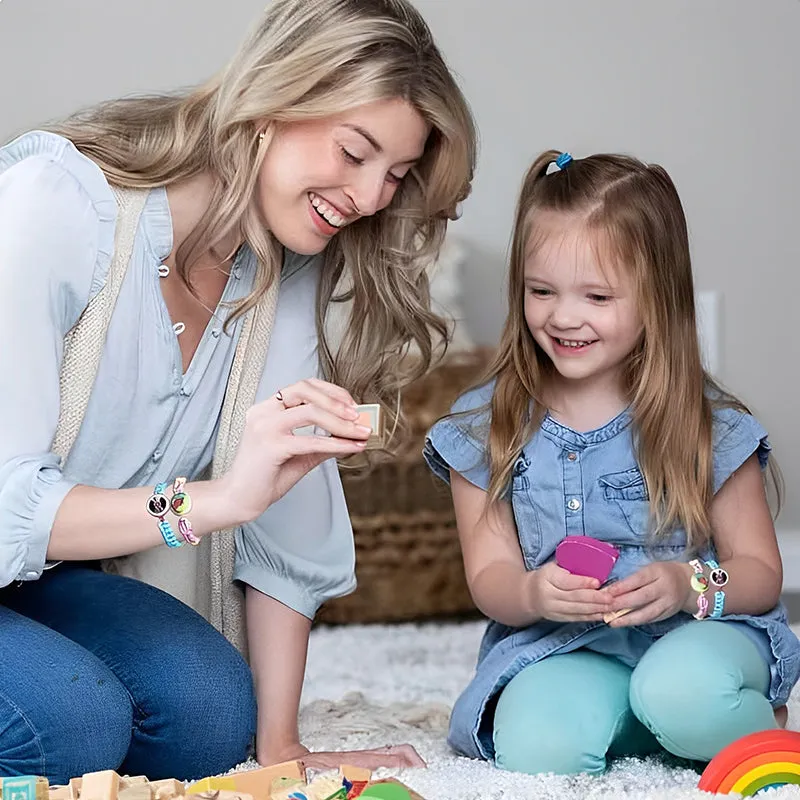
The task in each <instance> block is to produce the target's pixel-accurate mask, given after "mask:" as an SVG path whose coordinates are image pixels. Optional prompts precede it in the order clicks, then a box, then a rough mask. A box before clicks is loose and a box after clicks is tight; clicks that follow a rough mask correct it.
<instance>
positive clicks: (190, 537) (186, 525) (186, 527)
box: [169, 477, 200, 546]
mask: <svg viewBox="0 0 800 800" xmlns="http://www.w3.org/2000/svg"><path fill="white" fill-rule="evenodd" d="M185 485H186V478H182V477H181V478H175V482H174V483H173V484H172V499H171V500H170V501H169V506H170V508H171V509H172V513H173V514H175V515H176V516H177V517H178V532H179V533H180V535H181V536H183V539H184V541H186V542H189V544H190V545H192V546H196V545H198V544H200V539H198V538H197V537H196V536H195V535H194V532H193V528H192V523H191V522H190V521H189V518H188V517H187V516H186V515H187V514H188V513H189V512H190V511H191V510H192V498H191V497H189V493H188V492H185V491H184V490H183V487H184V486H185Z"/></svg>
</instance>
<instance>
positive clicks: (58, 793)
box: [48, 786, 70, 800]
mask: <svg viewBox="0 0 800 800" xmlns="http://www.w3.org/2000/svg"><path fill="white" fill-rule="evenodd" d="M48 794H49V797H50V800H70V795H69V786H51V787H50V791H49V792H48Z"/></svg>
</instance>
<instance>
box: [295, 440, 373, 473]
mask: <svg viewBox="0 0 800 800" xmlns="http://www.w3.org/2000/svg"><path fill="white" fill-rule="evenodd" d="M366 445H367V442H366V440H365V439H344V438H342V439H340V438H339V437H337V436H292V437H291V438H290V439H288V441H287V444H286V448H287V455H288V456H290V457H293V456H319V458H318V459H315V461H316V462H317V463H316V464H315V465H314V466H317V465H318V464H321V463H322V462H323V461H326V460H327V459H329V458H334V457H336V456H340V455H341V456H345V455H352V454H353V453H359V452H361V451H362V450H363V449H364V448H365V447H366ZM312 468H313V467H312Z"/></svg>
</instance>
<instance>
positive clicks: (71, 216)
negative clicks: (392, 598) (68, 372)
mask: <svg viewBox="0 0 800 800" xmlns="http://www.w3.org/2000/svg"><path fill="white" fill-rule="evenodd" d="M116 213H117V208H116V203H115V200H114V197H113V195H112V193H111V189H110V187H109V185H108V183H107V182H106V179H105V177H104V176H103V173H102V172H101V170H100V169H99V168H98V167H97V166H96V165H95V164H94V163H93V162H92V161H91V160H90V159H88V158H86V157H85V156H83V155H82V154H80V153H79V152H78V151H77V150H76V148H75V147H74V146H73V145H72V144H71V143H70V142H69V141H67V140H66V139H63V138H61V137H59V136H56V135H54V134H51V133H45V132H41V131H35V132H32V133H28V134H25V135H24V136H21V137H20V138H18V139H16V140H15V141H13V142H11V143H10V144H9V145H7V146H6V147H4V148H2V149H0V343H2V344H0V387H1V388H0V586H5V585H7V584H9V583H10V582H12V581H13V580H35V579H36V578H38V577H39V576H40V575H41V573H42V570H43V568H44V565H45V553H46V550H47V545H48V541H49V537H50V531H51V528H52V525H53V520H54V518H55V515H56V512H57V511H58V508H59V505H60V504H61V501H62V500H63V499H64V496H65V495H66V494H67V492H69V490H70V489H71V488H72V487H73V486H75V485H76V484H87V485H90V486H98V487H101V488H107V489H118V488H125V487H133V486H151V485H154V484H156V483H157V482H159V481H167V480H171V479H172V478H174V477H175V476H176V475H186V476H188V477H189V479H190V480H191V479H193V478H196V477H198V476H199V475H200V474H201V473H202V471H203V470H204V469H205V468H206V466H207V465H208V464H209V462H210V460H211V457H212V454H213V449H214V441H215V438H216V433H217V424H218V419H219V414H220V410H221V408H222V400H223V395H224V392H225V386H226V382H227V377H228V374H229V371H230V367H231V363H232V359H233V354H234V350H235V348H236V342H237V339H238V336H239V332H240V329H241V321H238V322H237V323H236V324H235V325H233V327H232V329H231V330H230V332H225V331H223V327H222V325H223V322H224V319H225V316H226V314H227V313H229V310H228V309H226V308H222V307H220V309H218V310H217V315H216V317H215V318H212V321H211V323H210V324H209V326H208V328H207V329H206V331H205V333H204V334H203V338H202V340H201V342H200V345H199V347H198V348H197V352H196V353H195V355H194V358H193V359H192V362H191V364H190V365H189V367H188V369H187V371H186V373H185V374H184V373H183V371H182V364H181V354H180V348H179V345H178V341H177V339H176V335H175V332H174V331H173V327H172V320H171V319H170V317H169V313H168V311H167V308H166V305H165V304H164V299H163V296H162V294H161V289H160V287H159V276H158V267H159V265H160V264H161V263H162V260H163V259H164V258H165V257H166V256H167V255H168V254H169V253H170V251H171V250H172V223H171V219H170V213H169V206H168V204H167V197H166V191H165V190H164V189H154V190H152V191H151V192H150V194H149V197H148V199H147V202H146V205H145V209H144V213H143V215H142V218H141V221H140V223H139V228H138V230H137V233H136V238H135V243H134V252H133V256H132V259H131V262H130V265H129V267H128V271H127V273H126V277H125V281H124V283H123V285H122V289H121V291H120V295H119V299H118V302H117V304H116V307H115V310H114V314H113V317H112V319H111V324H110V327H109V330H108V338H107V341H106V346H105V349H104V352H103V356H102V358H101V362H100V367H99V371H98V375H97V380H96V383H95V387H94V391H93V393H92V396H91V399H90V402H89V407H88V410H87V412H86V416H85V418H84V423H83V426H82V427H81V430H80V434H79V435H78V438H77V441H76V442H75V445H74V447H73V450H72V452H71V453H70V457H69V460H68V464H67V465H66V466H65V468H64V469H62V465H61V463H60V460H59V459H58V458H57V457H56V456H55V455H54V454H53V453H52V452H51V451H50V446H51V442H52V439H53V434H54V432H55V428H56V423H57V421H58V413H59V390H58V378H59V367H60V363H61V356H62V349H63V346H62V343H63V338H64V335H65V333H66V332H67V331H68V330H69V329H70V328H71V327H72V325H73V324H74V323H75V322H76V320H77V319H78V317H79V316H80V314H81V312H82V310H83V309H84V308H85V307H86V304H87V303H88V301H89V299H90V298H91V297H93V296H94V295H95V294H96V293H97V292H98V291H99V289H100V288H101V287H102V285H103V283H104V281H105V278H106V275H107V273H108V269H109V265H110V261H111V256H112V252H113V247H114V230H115V224H116ZM320 263H321V259H319V258H310V257H301V256H297V255H294V254H287V257H286V259H285V262H284V267H283V274H282V281H281V288H280V295H279V300H278V308H277V313H276V319H275V323H274V328H273V332H272V339H271V343H270V348H269V353H268V356H267V362H266V367H265V370H264V373H263V376H262V379H261V383H260V385H259V388H258V394H257V398H256V400H257V401H261V400H264V399H266V398H267V397H269V396H270V395H271V394H273V393H274V392H275V391H277V390H278V389H279V388H281V387H282V386H286V385H287V384H289V383H291V382H293V381H296V380H299V379H301V378H307V377H309V376H313V375H316V374H318V371H319V365H318V358H317V335H316V329H315V322H314V309H315V303H316V296H317V295H316V292H317V277H318V271H319V268H320ZM255 266H256V263H255V258H254V256H253V253H252V252H251V251H250V250H249V249H247V248H243V250H242V251H241V253H240V256H239V258H237V261H236V263H235V265H234V267H233V269H232V273H231V277H230V279H229V280H228V283H227V286H226V288H225V292H224V295H223V298H222V300H223V302H229V301H235V300H237V299H239V298H242V297H244V296H246V295H247V294H248V293H249V292H250V290H251V288H252V286H253V280H254V276H255ZM143 513H144V509H143ZM108 535H109V536H113V535H114V520H113V519H109V520H108ZM235 576H236V578H237V579H240V580H243V581H245V582H246V583H249V584H251V585H252V586H254V587H255V588H257V589H259V590H260V591H262V592H264V593H266V594H268V595H270V596H272V597H274V598H276V599H277V600H279V601H281V602H282V603H284V604H286V605H288V606H290V607H291V608H293V609H295V610H297V611H299V612H300V613H302V614H304V615H306V616H307V617H313V615H314V613H315V612H316V610H317V608H318V607H319V605H320V604H321V603H322V602H324V601H325V600H326V599H329V598H332V597H336V596H338V595H341V594H346V593H347V592H349V591H352V589H353V588H354V586H355V576H354V549H353V538H352V529H351V527H350V521H349V517H348V513H347V508H346V505H345V500H344V494H343V491H342V486H341V482H340V480H339V474H338V470H337V467H336V463H335V462H334V461H327V462H325V463H324V464H323V465H322V466H320V467H318V468H317V469H315V470H314V471H313V472H311V473H310V474H309V475H308V476H307V477H305V478H304V479H303V480H301V481H300V482H299V483H298V484H297V486H295V487H294V488H293V489H292V490H291V491H290V492H289V493H288V494H287V495H286V496H285V497H284V498H282V499H281V500H280V501H279V502H278V503H276V504H275V505H273V506H272V507H271V508H270V509H268V510H267V512H266V513H265V514H263V515H262V516H261V517H259V518H258V519H257V520H256V521H255V522H253V523H251V524H248V525H245V526H243V527H242V528H241V529H240V530H239V531H238V533H237V557H236V572H235Z"/></svg>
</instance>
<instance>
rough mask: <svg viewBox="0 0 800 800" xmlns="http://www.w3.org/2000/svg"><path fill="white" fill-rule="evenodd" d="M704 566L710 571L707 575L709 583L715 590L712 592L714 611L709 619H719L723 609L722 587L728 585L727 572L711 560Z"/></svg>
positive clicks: (723, 593)
mask: <svg viewBox="0 0 800 800" xmlns="http://www.w3.org/2000/svg"><path fill="white" fill-rule="evenodd" d="M706 565H707V566H708V568H709V569H710V570H711V573H710V575H709V577H710V578H711V583H712V584H713V585H714V586H715V587H716V589H717V591H715V592H714V610H713V611H712V612H711V615H710V616H711V619H719V618H720V617H721V616H722V612H723V610H724V609H725V592H723V591H722V587H723V586H725V585H726V584H727V583H728V581H729V580H730V577H729V575H728V572H727V570H724V569H723V568H722V567H721V566H720V565H719V564H718V563H717V562H716V561H715V560H714V559H713V558H710V559H709V560H708V561H706Z"/></svg>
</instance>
